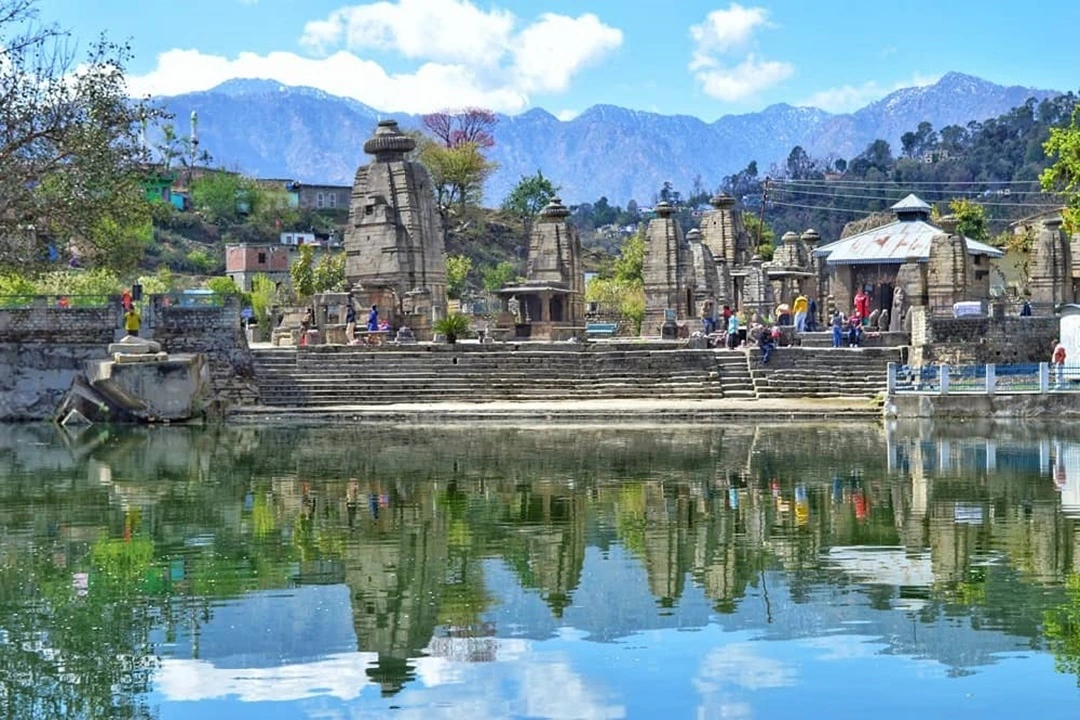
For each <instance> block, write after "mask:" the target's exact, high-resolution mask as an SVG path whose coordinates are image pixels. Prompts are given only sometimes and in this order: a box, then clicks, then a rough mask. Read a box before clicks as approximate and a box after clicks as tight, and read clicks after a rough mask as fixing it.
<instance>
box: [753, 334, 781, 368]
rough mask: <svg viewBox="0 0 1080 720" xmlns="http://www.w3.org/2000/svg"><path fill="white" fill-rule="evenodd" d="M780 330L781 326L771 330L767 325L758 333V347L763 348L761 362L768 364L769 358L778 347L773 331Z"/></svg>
mask: <svg viewBox="0 0 1080 720" xmlns="http://www.w3.org/2000/svg"><path fill="white" fill-rule="evenodd" d="M774 331H775V332H777V333H779V332H780V328H773V329H772V330H770V329H769V328H767V327H763V328H761V332H759V333H758V348H760V349H761V364H762V365H768V364H769V358H770V357H771V356H772V351H773V349H775V348H776V341H775V340H774V339H773V332H774Z"/></svg>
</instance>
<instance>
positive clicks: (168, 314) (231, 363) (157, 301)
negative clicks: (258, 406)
mask: <svg viewBox="0 0 1080 720" xmlns="http://www.w3.org/2000/svg"><path fill="white" fill-rule="evenodd" d="M146 315H147V316H148V318H149V323H150V324H151V330H152V334H153V338H154V340H155V341H157V342H159V343H161V347H162V349H163V350H165V351H167V352H172V353H202V354H204V355H206V358H207V361H208V362H209V365H210V378H211V383H212V385H213V388H214V394H215V396H216V397H217V402H218V404H219V408H217V409H218V410H224V409H225V407H227V406H230V405H251V404H254V403H256V402H258V398H259V390H258V386H257V385H256V384H255V369H254V366H253V365H252V359H251V350H250V349H249V348H248V344H247V337H246V336H245V335H244V329H243V327H242V326H241V323H240V301H239V299H238V298H235V297H229V298H226V299H225V305H224V306H194V307H180V306H177V305H176V304H175V303H168V304H167V303H166V298H165V296H160V295H153V296H151V297H150V306H149V308H148V309H147V313H146Z"/></svg>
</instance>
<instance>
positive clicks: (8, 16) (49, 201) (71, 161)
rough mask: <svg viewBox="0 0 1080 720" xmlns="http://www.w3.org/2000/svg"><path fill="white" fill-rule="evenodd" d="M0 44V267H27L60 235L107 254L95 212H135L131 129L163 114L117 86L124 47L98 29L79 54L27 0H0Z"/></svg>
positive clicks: (91, 253)
mask: <svg viewBox="0 0 1080 720" xmlns="http://www.w3.org/2000/svg"><path fill="white" fill-rule="evenodd" d="M0 46H2V47H3V48H4V57H3V62H2V63H0V96H2V97H3V99H4V100H3V103H0V237H3V238H4V241H3V242H2V243H0V268H3V267H6V268H11V269H23V270H26V269H32V268H35V267H37V266H39V265H40V264H42V263H43V262H45V261H46V260H47V259H48V257H49V253H47V252H46V248H47V246H48V245H53V246H54V247H56V249H57V250H60V251H61V252H63V251H64V250H66V249H67V246H68V244H69V243H71V244H73V245H74V246H75V247H74V248H72V249H73V250H75V251H77V252H78V253H79V254H80V255H82V256H83V259H84V261H85V263H86V264H101V263H104V262H108V261H110V260H115V259H116V257H117V256H116V253H114V252H113V248H112V247H111V246H110V245H109V244H110V243H112V242H113V241H115V239H116V236H115V233H113V232H112V230H113V228H112V227H110V226H107V224H106V222H105V219H106V218H108V219H111V220H112V221H113V222H114V223H115V224H116V226H118V227H120V228H130V227H133V226H137V225H140V220H141V219H142V218H144V217H145V215H144V214H143V213H144V210H143V209H142V207H141V206H140V204H139V203H142V206H145V204H146V191H145V189H144V188H143V186H142V183H141V178H142V173H143V168H144V167H145V165H146V161H147V160H148V153H147V152H146V150H145V148H144V145H143V143H142V139H141V133H140V131H139V129H140V127H142V125H143V124H144V123H150V122H155V123H156V122H157V121H158V120H159V119H161V118H162V117H163V113H162V112H161V111H160V110H157V109H155V108H153V107H151V106H150V105H149V104H148V103H145V102H142V101H132V99H131V98H130V96H129V94H128V92H127V83H126V80H125V66H126V64H127V62H128V61H129V60H130V57H131V54H130V51H129V48H128V46H126V45H123V44H116V43H112V42H109V41H107V40H106V39H104V38H102V39H101V40H98V41H97V42H94V43H92V44H91V45H90V47H89V51H88V52H87V54H86V56H85V57H84V58H83V59H81V60H80V59H78V58H77V57H76V55H75V54H74V53H73V52H72V50H71V47H72V46H71V45H70V44H69V42H68V34H67V33H66V32H65V31H64V30H63V29H61V28H59V27H57V26H56V25H53V24H50V23H47V22H42V21H41V18H40V16H39V13H38V7H37V2H36V0H0ZM98 242H104V243H105V244H106V247H105V248H104V249H103V250H104V251H103V252H101V253H99V248H98V246H97V244H96V243H98Z"/></svg>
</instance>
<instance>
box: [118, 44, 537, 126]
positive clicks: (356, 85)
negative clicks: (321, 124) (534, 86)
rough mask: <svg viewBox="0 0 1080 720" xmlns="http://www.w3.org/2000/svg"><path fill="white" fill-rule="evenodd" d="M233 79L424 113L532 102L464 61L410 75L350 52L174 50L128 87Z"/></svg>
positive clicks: (162, 91) (191, 88)
mask: <svg viewBox="0 0 1080 720" xmlns="http://www.w3.org/2000/svg"><path fill="white" fill-rule="evenodd" d="M231 78H256V79H265V80H276V81H277V82H280V83H283V84H285V85H302V86H307V87H314V88H318V89H319V90H323V91H325V92H328V93H331V94H333V95H340V96H342V97H350V98H353V99H355V100H359V101H361V102H364V103H367V104H368V105H370V106H372V107H374V108H377V109H379V110H386V111H394V112H412V113H421V112H430V111H432V110H437V109H440V108H447V107H464V106H473V105H475V106H479V107H486V108H491V109H493V110H499V111H503V112H517V111H520V110H522V109H524V108H525V107H526V106H527V105H528V102H529V98H528V95H527V94H526V93H525V92H524V91H523V90H521V89H520V88H516V87H514V86H512V85H503V86H494V87H492V86H485V84H484V83H481V82H480V81H479V80H478V79H477V77H476V75H475V74H474V73H473V72H472V71H471V70H470V69H469V68H467V67H465V66H462V65H439V64H436V63H427V64H424V65H421V66H420V67H419V68H418V69H417V70H416V71H415V72H412V73H402V74H389V73H387V72H386V71H385V70H384V69H383V68H382V66H381V65H379V64H378V63H376V62H373V61H371V60H362V59H361V58H359V57H357V56H356V55H353V54H351V53H347V52H338V53H335V54H334V55H331V56H330V57H327V58H319V59H313V58H305V57H301V56H299V55H295V54H293V53H285V52H278V53H270V54H269V55H256V54H254V53H240V55H239V56H237V57H236V58H234V59H230V58H225V57H221V56H219V55H206V54H203V53H201V52H199V51H198V50H170V51H168V52H166V53H162V54H161V55H159V56H158V62H157V67H156V68H155V69H154V70H153V71H152V72H150V73H148V74H146V75H142V76H137V77H132V78H129V80H128V89H129V91H130V92H131V93H132V94H133V95H136V96H139V95H178V94H181V93H186V92H195V91H199V90H209V89H210V88H212V87H214V86H216V85H219V84H221V83H223V82H225V81H226V80H229V79H231Z"/></svg>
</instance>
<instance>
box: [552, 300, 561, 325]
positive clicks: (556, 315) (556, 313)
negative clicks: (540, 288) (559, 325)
mask: <svg viewBox="0 0 1080 720" xmlns="http://www.w3.org/2000/svg"><path fill="white" fill-rule="evenodd" d="M550 307H551V322H562V321H563V299H562V298H561V297H560V296H558V295H556V296H555V297H553V298H551V303H550Z"/></svg>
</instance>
